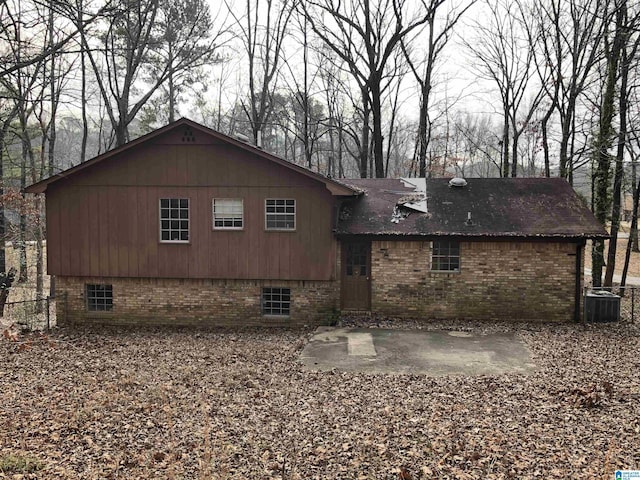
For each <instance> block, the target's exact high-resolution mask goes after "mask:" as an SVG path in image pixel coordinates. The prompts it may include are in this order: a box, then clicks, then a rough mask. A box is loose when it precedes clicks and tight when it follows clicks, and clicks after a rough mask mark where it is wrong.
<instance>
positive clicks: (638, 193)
mask: <svg viewBox="0 0 640 480" xmlns="http://www.w3.org/2000/svg"><path fill="white" fill-rule="evenodd" d="M639 202H640V185H638V184H636V183H634V184H633V212H634V215H633V217H632V218H631V231H634V230H635V231H636V232H637V231H638V215H636V212H637V211H638V203H639ZM636 240H637V238H636ZM632 244H633V239H632V238H631V236H629V241H628V242H627V250H626V251H625V253H624V266H623V267H622V278H621V279H620V286H621V287H624V286H625V285H626V284H627V273H628V272H629V260H631V248H632ZM620 293H621V294H624V289H620Z"/></svg>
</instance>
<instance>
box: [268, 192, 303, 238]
mask: <svg viewBox="0 0 640 480" xmlns="http://www.w3.org/2000/svg"><path fill="white" fill-rule="evenodd" d="M265 227H266V229H267V230H295V229H296V201H295V200H293V199H280V198H270V199H267V200H265Z"/></svg>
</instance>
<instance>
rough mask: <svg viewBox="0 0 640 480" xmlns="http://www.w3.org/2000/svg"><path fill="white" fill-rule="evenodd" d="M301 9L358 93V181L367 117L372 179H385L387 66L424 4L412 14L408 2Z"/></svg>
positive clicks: (366, 0) (324, 3) (330, 1)
mask: <svg viewBox="0 0 640 480" xmlns="http://www.w3.org/2000/svg"><path fill="white" fill-rule="evenodd" d="M301 7H302V8H303V10H304V13H305V16H306V17H307V18H308V19H309V24H310V25H311V28H312V29H313V31H314V32H315V33H316V34H317V35H318V36H319V37H320V39H321V40H322V41H323V42H324V43H325V44H326V45H327V46H328V47H329V48H330V49H331V50H333V52H334V53H335V54H336V55H337V56H338V57H339V58H340V59H341V60H342V61H343V62H344V65H345V68H346V69H347V71H348V72H349V73H350V75H351V76H352V78H353V80H354V81H355V82H356V85H357V88H358V90H359V92H360V95H361V105H362V106H361V108H362V112H363V116H362V118H363V125H362V131H361V133H362V135H361V140H360V142H359V143H360V147H361V148H360V176H361V177H366V176H367V172H368V160H369V158H368V152H369V148H368V145H369V142H370V139H369V132H370V126H369V116H371V122H372V124H373V125H372V128H371V131H372V133H373V138H372V139H371V143H372V145H373V160H374V163H375V176H376V177H384V156H383V142H384V139H383V132H382V124H383V119H382V117H383V109H382V97H383V94H384V92H385V90H386V89H387V88H388V85H389V84H388V70H387V67H388V62H389V60H390V58H391V57H392V55H393V54H394V52H395V51H396V50H397V49H398V48H399V47H400V42H401V40H402V39H403V38H404V37H406V36H407V35H409V34H411V32H413V31H414V30H416V29H419V28H420V27H421V26H422V25H424V24H425V23H426V22H427V20H428V18H429V15H428V13H427V11H426V9H425V8H424V5H420V7H421V8H418V10H417V11H416V12H413V13H412V12H410V10H409V2H407V1H406V0H354V1H351V2H344V3H343V2H340V1H338V0H310V1H308V2H302V3H301ZM372 173H373V172H372Z"/></svg>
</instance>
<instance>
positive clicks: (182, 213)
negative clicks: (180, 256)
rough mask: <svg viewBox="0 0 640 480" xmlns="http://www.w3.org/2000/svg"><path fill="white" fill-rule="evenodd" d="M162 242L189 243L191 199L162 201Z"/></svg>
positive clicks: (162, 199)
mask: <svg viewBox="0 0 640 480" xmlns="http://www.w3.org/2000/svg"><path fill="white" fill-rule="evenodd" d="M160 241H161V242H176V243H179V242H182V243H186V242H188V241H189V199H188V198H161V199H160Z"/></svg>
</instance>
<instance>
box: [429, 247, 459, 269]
mask: <svg viewBox="0 0 640 480" xmlns="http://www.w3.org/2000/svg"><path fill="white" fill-rule="evenodd" d="M431 271H432V272H459V271H460V242H459V241H457V240H434V241H433V243H432V248H431Z"/></svg>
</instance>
